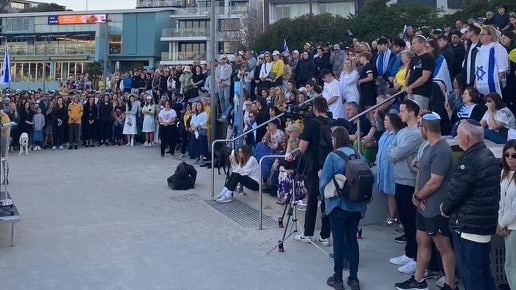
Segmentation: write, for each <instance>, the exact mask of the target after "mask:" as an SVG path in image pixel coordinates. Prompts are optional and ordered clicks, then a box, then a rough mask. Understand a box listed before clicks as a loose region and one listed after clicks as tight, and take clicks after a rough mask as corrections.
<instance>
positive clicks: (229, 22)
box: [219, 18, 242, 31]
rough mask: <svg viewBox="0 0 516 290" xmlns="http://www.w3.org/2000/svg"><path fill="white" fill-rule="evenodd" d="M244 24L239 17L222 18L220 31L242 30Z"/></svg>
mask: <svg viewBox="0 0 516 290" xmlns="http://www.w3.org/2000/svg"><path fill="white" fill-rule="evenodd" d="M240 29H242V24H241V22H240V19H238V18H230V19H221V20H220V21H219V31H240Z"/></svg>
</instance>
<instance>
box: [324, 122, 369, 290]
mask: <svg viewBox="0 0 516 290" xmlns="http://www.w3.org/2000/svg"><path fill="white" fill-rule="evenodd" d="M331 137H332V143H333V148H334V150H340V151H342V152H343V153H344V154H347V155H351V154H355V150H354V149H353V147H352V146H351V141H350V139H349V133H348V131H347V130H346V128H344V127H334V128H333V130H332V133H331ZM360 157H361V158H362V159H363V160H364V161H365V159H364V157H363V156H360ZM345 167H346V161H345V160H344V159H343V158H341V157H340V156H339V155H337V153H335V152H331V153H330V154H328V156H327V157H326V160H325V161H324V166H323V168H322V170H321V171H320V172H319V173H320V179H319V192H320V193H319V200H323V199H324V188H325V187H326V185H327V184H328V183H329V182H333V181H332V177H333V176H334V175H335V174H339V173H340V174H344V170H345ZM366 205H367V202H351V201H350V200H349V199H347V198H343V197H339V196H336V197H331V198H328V199H326V210H325V213H324V214H326V215H327V216H328V217H329V220H330V228H331V234H332V235H333V261H334V268H333V269H334V274H333V275H332V276H330V277H329V278H328V280H327V281H326V283H327V284H328V285H329V286H331V287H333V288H335V289H344V283H343V279H342V271H343V269H344V257H347V258H348V259H349V277H348V279H347V284H348V285H349V286H350V287H351V289H352V290H357V289H360V285H359V280H358V261H359V249H358V241H357V231H358V223H359V221H360V219H361V218H362V213H363V212H365V208H366Z"/></svg>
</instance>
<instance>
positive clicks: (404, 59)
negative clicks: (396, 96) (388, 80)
mask: <svg viewBox="0 0 516 290" xmlns="http://www.w3.org/2000/svg"><path fill="white" fill-rule="evenodd" d="M414 56H415V55H414V53H413V52H412V51H411V50H404V51H402V52H401V53H400V57H401V66H400V69H399V70H398V72H397V73H396V74H395V75H394V89H396V90H397V91H399V90H401V89H402V88H403V86H404V85H405V82H406V79H407V75H408V71H409V65H410V61H411V60H412V58H414Z"/></svg>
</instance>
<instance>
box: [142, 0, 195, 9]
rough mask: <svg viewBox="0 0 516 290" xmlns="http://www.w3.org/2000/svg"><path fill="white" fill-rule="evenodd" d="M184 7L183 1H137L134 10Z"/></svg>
mask: <svg viewBox="0 0 516 290" xmlns="http://www.w3.org/2000/svg"><path fill="white" fill-rule="evenodd" d="M157 7H185V1H184V0H143V1H138V3H137V6H136V8H157Z"/></svg>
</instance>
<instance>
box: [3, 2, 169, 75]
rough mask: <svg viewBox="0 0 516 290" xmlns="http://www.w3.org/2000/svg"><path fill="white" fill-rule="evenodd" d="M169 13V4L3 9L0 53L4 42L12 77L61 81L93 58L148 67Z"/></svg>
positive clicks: (111, 67)
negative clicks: (91, 8) (35, 10)
mask: <svg viewBox="0 0 516 290" xmlns="http://www.w3.org/2000/svg"><path fill="white" fill-rule="evenodd" d="M170 15H171V10H169V9H138V10H111V11H87V12H80V11H79V12H75V11H66V12H52V13H13V14H3V15H0V23H1V25H2V29H3V31H2V34H1V35H0V53H1V54H2V55H3V54H4V51H5V47H6V46H8V47H9V52H10V56H11V76H12V78H13V80H14V81H15V82H20V81H33V82H41V81H43V80H45V81H54V80H56V81H59V80H64V79H66V78H67V77H68V76H69V75H72V74H83V73H84V71H85V66H86V64H87V63H90V62H93V61H100V62H103V61H104V60H107V67H108V71H111V72H112V71H115V70H121V71H125V70H129V69H132V68H135V67H154V66H156V65H157V64H158V63H159V61H160V57H161V52H162V51H163V50H164V49H165V48H166V46H165V45H164V44H163V43H162V42H161V41H160V37H161V31H162V29H163V28H165V27H170V25H171V19H170Z"/></svg>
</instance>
